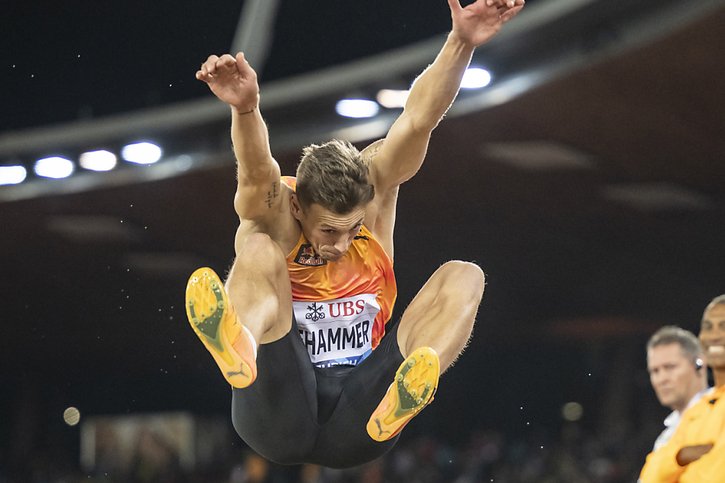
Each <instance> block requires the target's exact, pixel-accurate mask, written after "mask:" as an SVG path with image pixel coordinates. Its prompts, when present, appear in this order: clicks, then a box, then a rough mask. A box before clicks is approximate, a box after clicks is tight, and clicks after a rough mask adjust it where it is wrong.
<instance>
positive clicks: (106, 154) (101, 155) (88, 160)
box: [78, 149, 116, 171]
mask: <svg viewBox="0 0 725 483" xmlns="http://www.w3.org/2000/svg"><path fill="white" fill-rule="evenodd" d="M78 163H79V164H80V165H81V167H82V168H84V169H88V170H91V171H110V170H112V169H113V168H115V167H116V155H115V154H113V153H112V152H110V151H106V150H105V149H99V150H97V151H87V152H85V153H83V154H81V156H80V157H79V158H78Z"/></svg>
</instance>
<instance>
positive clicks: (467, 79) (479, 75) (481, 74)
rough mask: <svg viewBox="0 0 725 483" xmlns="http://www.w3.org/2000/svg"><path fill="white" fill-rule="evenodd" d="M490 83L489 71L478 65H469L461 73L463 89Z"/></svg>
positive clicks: (475, 87)
mask: <svg viewBox="0 0 725 483" xmlns="http://www.w3.org/2000/svg"><path fill="white" fill-rule="evenodd" d="M490 83H491V73H490V72H489V71H487V70H486V69H482V68H480V67H469V68H468V69H466V72H465V73H464V74H463V80H462V81H461V87H462V88H463V89H480V88H481V87H486V86H487V85H489V84H490Z"/></svg>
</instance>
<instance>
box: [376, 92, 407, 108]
mask: <svg viewBox="0 0 725 483" xmlns="http://www.w3.org/2000/svg"><path fill="white" fill-rule="evenodd" d="M408 94H410V91H408V90H400V89H380V91H378V95H377V97H376V99H377V100H378V102H379V103H380V105H381V106H383V107H385V108H388V109H397V108H400V107H405V101H407V100H408Z"/></svg>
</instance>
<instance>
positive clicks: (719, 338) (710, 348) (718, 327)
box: [700, 304, 725, 370]
mask: <svg viewBox="0 0 725 483" xmlns="http://www.w3.org/2000/svg"><path fill="white" fill-rule="evenodd" d="M700 343H701V344H702V348H703V349H704V350H705V359H706V360H707V365H708V366H710V367H711V368H712V369H713V370H723V369H725V304H717V305H713V306H712V307H711V308H710V310H708V311H707V312H705V317H703V320H702V325H701V326H700Z"/></svg>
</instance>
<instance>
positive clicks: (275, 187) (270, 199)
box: [264, 182, 279, 208]
mask: <svg viewBox="0 0 725 483" xmlns="http://www.w3.org/2000/svg"><path fill="white" fill-rule="evenodd" d="M278 196H279V182H274V183H272V187H271V189H270V190H269V191H268V192H267V196H266V197H265V199H264V201H265V203H267V208H272V203H274V200H275V199H276V198H277V197H278Z"/></svg>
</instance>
